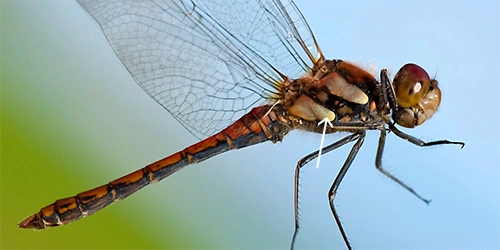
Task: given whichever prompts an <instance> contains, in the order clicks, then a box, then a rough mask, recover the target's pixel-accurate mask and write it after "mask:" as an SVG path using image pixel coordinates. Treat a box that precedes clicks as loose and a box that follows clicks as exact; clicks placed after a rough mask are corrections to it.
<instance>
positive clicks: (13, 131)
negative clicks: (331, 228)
mask: <svg viewBox="0 0 500 250" xmlns="http://www.w3.org/2000/svg"><path fill="white" fill-rule="evenodd" d="M1 4H2V6H1V11H2V12H1V23H2V27H1V35H2V40H1V46H2V47H1V63H2V64H1V69H2V71H1V83H2V89H1V109H2V112H1V136H2V138H1V240H0V242H1V247H2V248H45V249H49V248H221V247H229V248H234V247H236V246H239V247H245V246H247V247H258V246H270V245H272V243H269V242H268V241H266V239H270V238H271V237H272V235H269V234H268V233H266V232H267V230H272V226H269V225H266V224H265V223H260V222H262V219H263V218H260V219H259V218H258V217H261V216H262V214H261V213H265V212H263V211H265V209H266V206H256V205H252V203H256V202H259V200H258V198H256V199H252V200H251V201H247V200H245V199H247V198H248V197H250V196H252V194H253V192H254V191H253V190H252V191H251V192H249V194H248V195H249V196H245V197H244V198H245V199H243V200H242V199H241V198H242V197H243V196H242V195H241V193H240V192H237V191H235V190H233V189H232V188H230V187H231V186H236V183H242V182H241V181H238V180H236V179H235V178H236V177H237V176H238V175H236V176H234V175H232V173H231V170H229V171H227V168H229V169H235V167H234V165H235V162H236V159H237V158H235V157H238V156H235V155H233V156H232V157H231V158H228V157H227V156H226V157H222V159H220V161H212V162H211V163H209V164H206V165H203V168H193V169H191V170H189V169H185V170H182V171H180V172H179V173H177V174H176V176H177V178H175V179H171V180H169V181H163V182H161V184H155V185H153V187H148V188H146V189H144V190H142V191H140V192H139V194H136V195H133V196H131V197H130V198H127V199H126V200H124V201H121V202H118V203H117V204H114V205H112V206H110V207H108V208H106V209H104V210H103V211H101V212H99V213H97V214H95V215H93V216H91V217H89V218H86V219H83V220H81V221H78V222H77V223H73V224H70V225H67V226H64V227H59V228H52V229H49V230H43V231H40V232H34V231H32V230H22V229H19V228H17V226H16V225H17V223H18V222H20V221H21V220H22V219H23V218H25V217H27V216H29V215H30V214H32V213H35V212H37V211H39V209H40V208H41V207H43V206H46V205H48V204H50V203H52V202H54V201H55V200H56V199H60V198H64V197H68V196H73V195H75V194H77V193H79V192H82V191H85V190H87V189H90V188H94V187H96V186H99V185H102V184H105V183H107V182H109V181H111V180H113V179H115V178H118V177H120V176H122V175H125V174H127V173H129V172H132V171H134V170H135V169H138V168H140V167H143V166H145V165H146V164H149V163H151V162H153V161H155V160H157V159H160V158H163V157H165V156H167V155H169V154H171V153H174V152H176V151H178V150H180V149H182V148H184V147H186V146H188V145H189V144H191V143H193V142H196V141H197V139H196V138H194V137H193V136H192V135H190V134H189V133H188V132H187V131H186V130H185V129H184V128H183V127H182V126H181V125H180V124H179V123H178V122H177V121H176V120H174V119H173V118H172V117H171V116H170V115H169V114H168V113H167V112H166V111H165V110H163V108H162V107H160V106H159V105H158V104H156V103H155V102H154V101H153V100H152V99H150V98H149V97H148V96H147V95H146V94H145V93H144V92H143V91H142V90H141V89H140V88H139V87H138V86H137V85H136V84H135V82H134V81H133V79H132V78H131V77H130V75H129V74H128V72H127V71H126V70H125V69H124V67H123V66H122V65H121V63H120V62H119V60H118V59H117V58H116V57H115V55H114V54H113V51H112V50H111V48H110V47H109V45H108V44H107V42H106V40H105V39H103V37H102V35H101V33H100V31H99V29H98V26H97V25H96V24H95V23H93V21H92V20H91V19H90V17H89V16H88V15H87V14H86V13H85V12H84V11H83V9H81V8H80V7H79V6H78V5H77V4H76V2H73V1H2V3H1ZM91 72H92V73H91ZM117 76H118V77H117ZM240 157H241V156H240ZM198 166H200V165H198ZM262 167H265V166H262ZM215 169H217V171H225V172H224V173H225V174H222V176H221V175H220V174H219V173H218V172H214V171H213V170H215ZM233 171H234V170H233ZM189 173H194V175H191V174H189ZM290 174H292V172H290ZM254 175H255V177H257V173H255V174H254ZM240 177H241V176H240ZM169 179H170V178H169ZM224 179H226V180H224ZM227 179H229V180H227ZM231 179H232V180H231ZM290 181H291V179H290ZM243 183H244V181H243ZM247 184H248V185H250V183H247ZM271 184H272V183H269V184H268V185H271ZM255 192H259V191H258V190H257V191H255ZM260 192H261V193H263V191H260ZM226 200H227V201H232V204H230V205H228V204H224V202H221V201H226ZM261 202H262V203H268V202H263V201H261ZM269 204H270V205H271V204H272V202H271V203H269ZM249 208H250V209H249ZM289 208H290V209H291V207H289ZM245 209H249V210H251V211H246V212H244V214H242V212H240V210H241V211H244V210H245ZM259 214H261V215H259ZM273 216H275V217H276V214H274V215H273ZM289 222H290V223H291V222H292V220H291V217H289ZM255 227H257V228H259V229H256V228H255ZM247 230H249V231H247ZM259 230H260V231H262V234H261V235H255V236H252V235H251V234H250V233H249V232H251V231H259ZM290 230H291V228H290ZM278 231H279V230H278ZM245 232H247V233H245ZM245 235H246V236H245ZM243 236H245V237H244V239H243ZM286 238H287V240H288V238H289V236H288V235H287V236H286ZM256 239H258V240H256ZM284 240H285V238H284ZM286 244H288V243H286Z"/></svg>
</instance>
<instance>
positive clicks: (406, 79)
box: [393, 63, 431, 108]
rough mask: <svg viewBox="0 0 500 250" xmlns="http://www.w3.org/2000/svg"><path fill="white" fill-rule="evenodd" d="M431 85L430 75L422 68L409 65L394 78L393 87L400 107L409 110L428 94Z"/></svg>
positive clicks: (402, 68)
mask: <svg viewBox="0 0 500 250" xmlns="http://www.w3.org/2000/svg"><path fill="white" fill-rule="evenodd" d="M430 85H431V79H430V78H429V74H427V72H426V71H425V70H424V69H423V68H421V67H420V66H418V65H416V64H413V63H408V64H406V65H404V66H403V67H401V69H400V70H399V71H398V73H397V74H396V76H395V77H394V81H393V86H394V91H395V92H396V99H397V102H398V105H399V106H400V107H402V108H409V107H413V106H415V105H417V103H418V102H419V101H420V100H421V99H422V98H423V97H424V96H425V95H426V94H427V92H428V91H429V88H430Z"/></svg>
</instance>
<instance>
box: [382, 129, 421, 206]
mask: <svg viewBox="0 0 500 250" xmlns="http://www.w3.org/2000/svg"><path fill="white" fill-rule="evenodd" d="M385 137H386V131H385V129H384V130H380V138H379V140H378V149H377V158H376V159H375V167H376V168H377V169H378V171H380V172H381V173H382V174H384V175H385V176H387V177H389V179H391V180H393V181H395V182H396V183H397V184H399V185H400V186H402V187H403V188H404V189H406V190H408V192H410V193H412V194H413V195H415V196H416V197H417V198H419V199H420V200H422V201H423V202H425V204H429V203H430V202H431V200H428V199H424V198H423V197H422V196H420V195H419V194H418V193H417V192H415V190H413V189H412V188H410V187H409V186H408V185H406V184H405V183H403V182H402V181H400V180H399V179H398V178H396V177H395V176H393V175H392V174H391V173H389V172H387V171H386V170H385V169H384V168H383V167H382V154H383V153H384V146H385Z"/></svg>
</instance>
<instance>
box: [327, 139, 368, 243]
mask: <svg viewBox="0 0 500 250" xmlns="http://www.w3.org/2000/svg"><path fill="white" fill-rule="evenodd" d="M357 135H358V137H359V138H358V141H357V142H356V143H355V144H354V146H352V149H351V152H349V155H348V156H347V159H346V160H345V162H344V165H343V166H342V168H341V169H340V171H339V173H338V174H337V177H335V180H334V181H333V184H332V186H331V187H330V190H329V191H328V199H329V201H330V210H331V211H332V214H333V217H334V218H335V222H337V226H338V228H339V231H340V233H341V234H342V238H343V239H344V242H345V244H346V246H347V249H349V250H351V249H352V247H351V243H349V239H347V235H346V233H345V230H344V227H343V226H342V223H341V222H340V217H339V215H338V213H337V211H336V210H335V204H334V202H333V201H334V199H335V195H336V194H337V189H338V188H339V185H340V183H341V182H342V179H344V176H345V174H346V173H347V170H349V167H350V166H351V164H352V162H353V161H354V158H356V155H357V154H358V151H359V149H360V148H361V146H362V145H363V142H364V140H365V135H366V133H365V131H360V132H359V133H358V134H357Z"/></svg>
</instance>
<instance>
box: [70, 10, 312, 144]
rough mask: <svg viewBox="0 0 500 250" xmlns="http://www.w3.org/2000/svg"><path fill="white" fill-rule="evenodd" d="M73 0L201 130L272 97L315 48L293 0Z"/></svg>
mask: <svg viewBox="0 0 500 250" xmlns="http://www.w3.org/2000/svg"><path fill="white" fill-rule="evenodd" d="M78 1H79V3H80V4H81V5H82V6H83V8H84V9H85V10H86V11H87V12H88V13H90V15H91V16H92V17H94V19H95V20H96V21H97V22H98V23H99V25H100V26H101V28H102V30H103V32H104V34H105V36H106V38H107V39H108V41H109V42H110V44H111V46H112V47H113V49H114V51H115V53H116V55H117V56H118V57H119V58H120V60H121V61H122V62H123V64H124V65H125V67H126V68H127V69H128V71H129V72H130V74H131V75H132V76H133V78H134V79H135V81H136V82H137V83H138V84H139V85H140V86H141V87H142V88H143V89H144V90H145V91H146V93H148V95H150V96H151V97H152V98H153V99H155V100H156V101H157V102H158V103H159V104H160V105H162V106H163V107H164V108H165V109H166V110H168V111H169V112H170V113H171V114H172V115H173V116H174V117H175V118H176V119H177V120H178V121H179V122H180V123H181V124H182V125H183V126H184V127H186V128H187V129H188V130H189V131H190V132H191V133H192V134H193V135H195V136H196V137H198V138H202V137H206V136H210V135H212V134H213V133H215V132H218V131H219V130H222V129H223V128H225V127H226V126H228V125H229V124H230V123H232V122H234V121H235V120H237V119H238V118H240V117H241V116H242V115H243V114H244V113H246V112H248V111H249V110H250V109H251V108H252V107H254V106H256V105H260V104H262V102H264V101H266V100H268V101H269V100H272V99H273V98H275V97H276V95H275V94H276V93H277V90H278V89H279V84H280V83H282V82H283V80H284V79H286V78H287V77H289V78H297V77H299V76H301V75H302V74H304V73H305V72H306V71H308V70H310V69H311V67H312V66H313V64H314V63H315V62H316V60H317V59H316V58H318V57H319V55H320V50H319V48H318V46H317V44H316V41H315V39H314V36H313V34H312V32H311V30H310V29H309V26H308V25H307V23H306V21H305V19H304V18H303V16H302V14H301V13H300V11H299V10H298V9H297V7H296V6H295V4H294V3H293V2H291V1H276V0H274V1H273V0H261V1H258V0H254V1H241V0H233V1H229V0H201V1H198V2H196V1H186V0H182V1H181V0H171V1H167V0H163V1H153V0H151V1H131V0H97V1H96V0H78Z"/></svg>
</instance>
